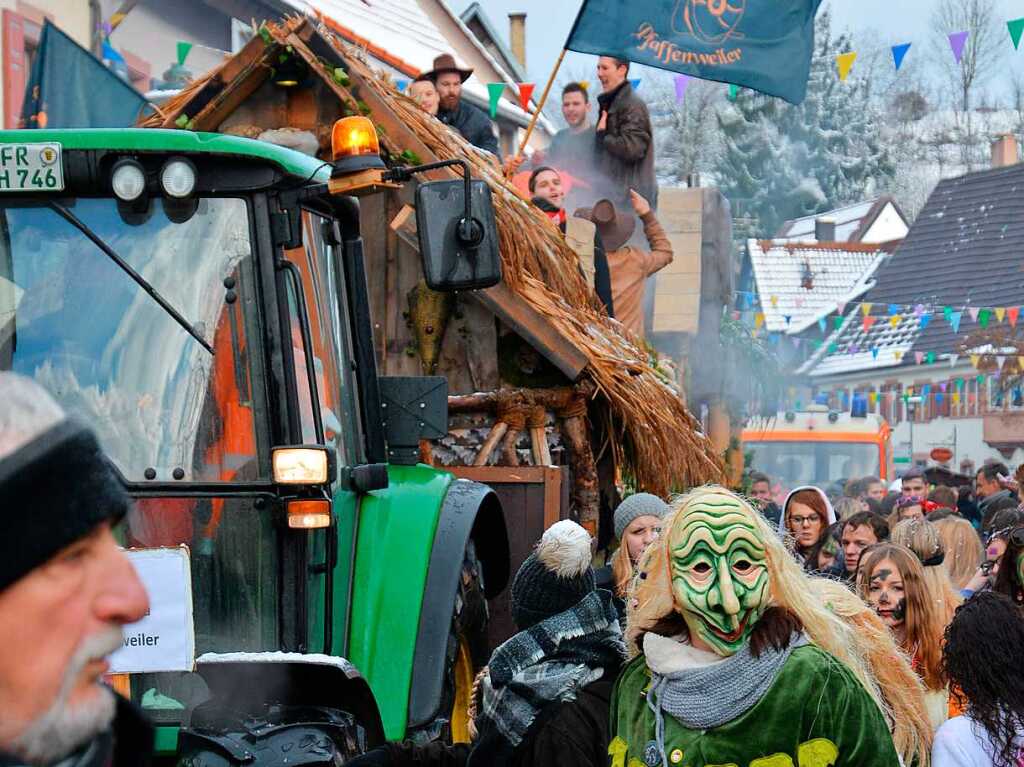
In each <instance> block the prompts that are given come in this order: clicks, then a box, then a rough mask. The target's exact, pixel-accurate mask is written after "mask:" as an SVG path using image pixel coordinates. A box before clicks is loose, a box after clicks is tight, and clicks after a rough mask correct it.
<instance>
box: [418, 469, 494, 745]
mask: <svg viewBox="0 0 1024 767" xmlns="http://www.w3.org/2000/svg"><path fill="white" fill-rule="evenodd" d="M470 540H472V541H473V544H474V547H475V549H476V554H477V558H478V559H479V560H480V565H481V568H482V570H483V581H484V595H485V596H486V597H487V598H488V599H491V598H493V597H495V596H497V595H498V594H500V593H501V592H502V591H504V589H505V586H506V585H507V584H508V579H509V543H508V531H507V530H506V528H505V518H504V515H503V514H502V509H501V501H500V500H498V496H497V495H496V494H495V492H494V491H493V490H492V489H491V488H489V487H487V485H483V484H480V483H479V482H472V481H469V480H465V479H456V480H454V481H453V482H452V483H451V484H450V485H449V487H448V492H447V493H446V495H445V498H444V502H443V503H442V505H441V510H440V513H439V515H438V520H437V528H436V531H435V533H434V542H433V546H432V547H431V551H430V561H429V565H428V569H427V580H426V584H425V586H424V590H423V602H422V607H421V609H420V620H419V628H418V629H417V633H416V648H415V652H414V656H413V664H412V680H411V684H410V688H409V709H408V720H407V721H408V726H409V727H410V728H413V727H418V726H421V725H424V724H427V723H429V722H430V721H431V720H433V719H434V718H435V717H436V716H437V713H438V708H439V706H440V703H441V695H442V690H443V688H444V675H445V663H444V660H445V654H446V651H447V647H448V636H449V632H450V630H451V624H452V615H453V612H454V607H455V605H454V600H455V595H456V594H457V593H458V589H459V578H460V576H461V573H462V564H463V556H464V552H465V550H466V545H467V544H468V543H469V541H470Z"/></svg>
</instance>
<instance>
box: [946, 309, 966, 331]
mask: <svg viewBox="0 0 1024 767" xmlns="http://www.w3.org/2000/svg"><path fill="white" fill-rule="evenodd" d="M963 318H964V313H963V312H952V313H951V314H950V315H949V324H950V325H951V326H952V327H953V332H954V333H959V332H960V320H962V319H963Z"/></svg>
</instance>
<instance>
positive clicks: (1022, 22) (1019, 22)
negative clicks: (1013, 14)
mask: <svg viewBox="0 0 1024 767" xmlns="http://www.w3.org/2000/svg"><path fill="white" fill-rule="evenodd" d="M1006 27H1007V28H1008V29H1009V30H1010V39H1011V40H1013V47H1014V49H1015V50H1020V37H1021V33H1024V19H1013V20H1012V21H1008V22H1006Z"/></svg>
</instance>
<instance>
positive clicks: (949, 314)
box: [942, 306, 953, 322]
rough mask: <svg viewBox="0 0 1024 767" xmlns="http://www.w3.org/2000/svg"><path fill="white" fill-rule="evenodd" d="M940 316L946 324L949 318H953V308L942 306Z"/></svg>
mask: <svg viewBox="0 0 1024 767" xmlns="http://www.w3.org/2000/svg"><path fill="white" fill-rule="evenodd" d="M942 316H943V317H945V318H946V322H949V318H950V317H952V316H953V307H952V306H943V307H942Z"/></svg>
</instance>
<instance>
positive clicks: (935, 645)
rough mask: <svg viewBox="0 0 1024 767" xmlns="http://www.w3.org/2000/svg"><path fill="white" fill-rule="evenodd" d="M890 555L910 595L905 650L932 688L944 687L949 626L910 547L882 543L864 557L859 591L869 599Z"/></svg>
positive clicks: (907, 608) (933, 689)
mask: <svg viewBox="0 0 1024 767" xmlns="http://www.w3.org/2000/svg"><path fill="white" fill-rule="evenodd" d="M886 559H888V560H889V561H890V562H892V563H893V564H894V565H896V569H897V570H899V571H900V577H901V578H902V580H903V593H904V595H905V599H906V618H905V621H906V623H905V625H906V639H905V640H904V642H905V644H904V645H903V651H904V652H906V653H907V654H908V655H910V656H912V657H913V658H914V661H915V665H916V669H917V672H918V674H919V675H920V676H921V679H923V680H924V684H925V687H927V688H928V690H929V691H937V690H944V689H945V688H946V678H945V674H944V673H943V671H942V636H943V633H944V632H945V629H946V626H945V624H943V622H942V613H941V611H940V610H939V607H938V605H937V604H936V603H935V600H934V599H933V598H932V596H931V593H930V592H929V590H928V586H927V584H926V583H925V580H924V568H923V567H921V563H920V562H919V561H918V559H917V557H916V556H915V555H914V554H913V553H912V552H911V551H910V550H909V549H907V548H906V547H904V546H897V545H896V544H893V543H879V544H877V545H875V546H872V547H871V548H869V549H867V550H866V551H865V552H864V553H863V554H861V557H860V565H859V567H858V569H857V591H858V593H859V594H860V596H861V598H862V599H863V600H864V601H865V602H866V601H867V600H868V595H869V592H870V588H871V573H872V572H874V570H875V567H876V566H877V565H878V564H879V563H880V562H882V561H883V560H886Z"/></svg>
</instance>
